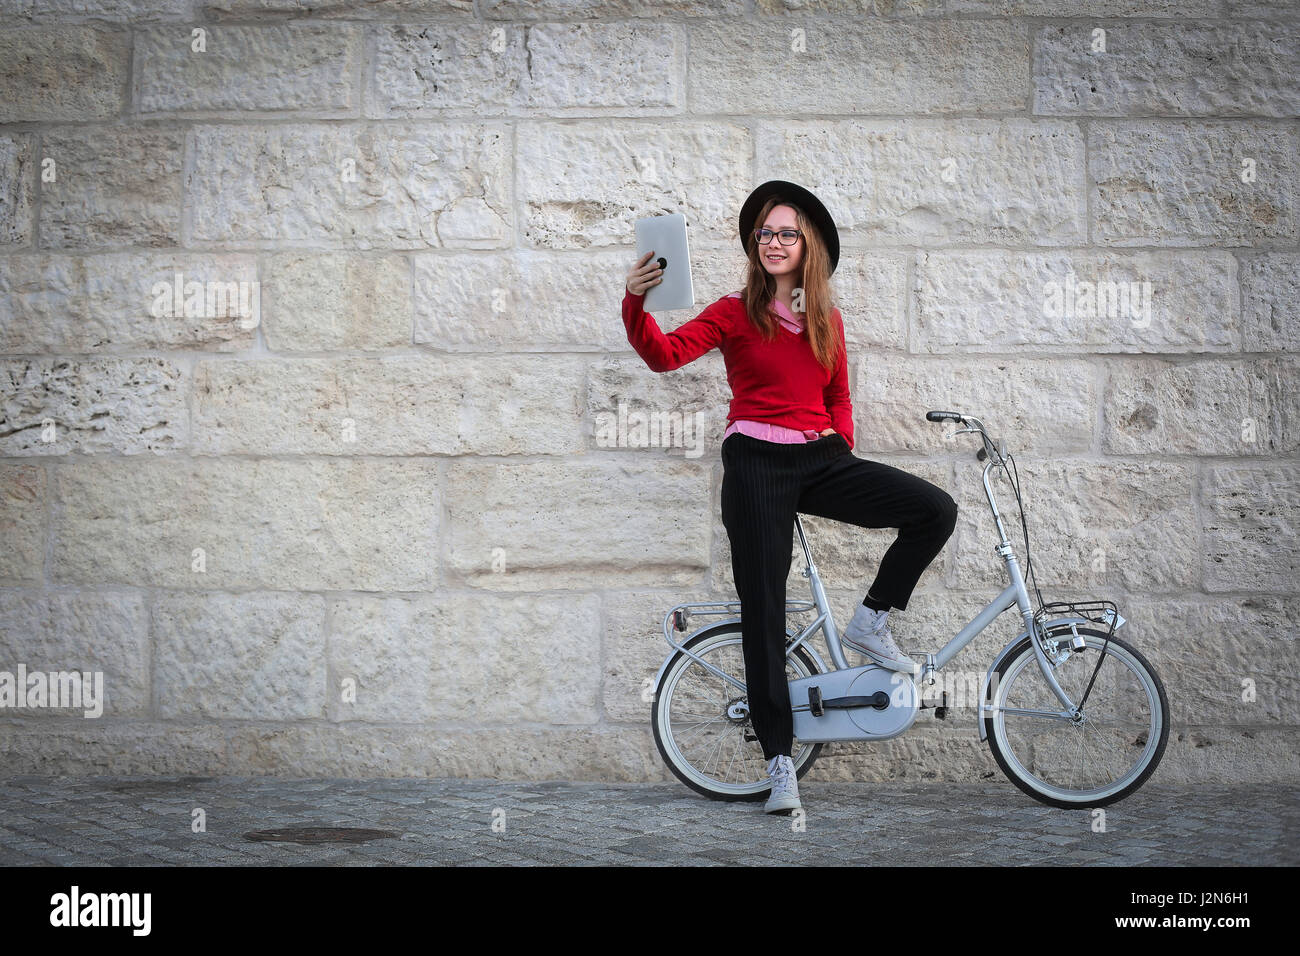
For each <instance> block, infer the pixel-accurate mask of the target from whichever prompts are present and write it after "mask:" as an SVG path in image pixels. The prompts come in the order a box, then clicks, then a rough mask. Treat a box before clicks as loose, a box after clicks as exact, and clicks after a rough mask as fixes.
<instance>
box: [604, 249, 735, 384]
mask: <svg viewBox="0 0 1300 956" xmlns="http://www.w3.org/2000/svg"><path fill="white" fill-rule="evenodd" d="M652 255H654V250H653V249H652V250H650V252H647V253H646V254H645V255H644V256H642V257H641V260H640V261H639V262H637V264H636V265H635V266H633V267H632V271H631V272H630V273H629V274H628V280H627V283H626V285H625V292H624V295H623V326H624V328H626V329H627V340H628V342H629V343H631V345H632V348H634V349H636V354H637V355H639V356H641V358H642V359H643V360H644V361H645V363H646V365H647V366H649V367H650V370H651V371H653V372H670V371H672V370H673V369H675V368H681V367H682V366H683V365H685V364H687V363H688V362H693V361H695V360H696V359H697V358H699V357H700V356H701V355H703V354H704V353H705V352H707V351H709V349H712V348H714V347H716V346H717V345H719V344H721V342H722V339H723V337H724V336H725V335H726V331H727V327H728V326H729V325H730V324H731V315H732V312H731V310H732V309H733V308H734V307H733V306H731V305H729V304H728V303H727V302H726V299H719V300H718V301H717V302H714V303H713V304H712V305H710V306H709V307H708V308H707V309H705V310H704V311H703V312H701V313H700V314H699V315H697V316H696V317H695V318H693V319H691V320H690V321H689V322H687V323H686V324H685V325H683V326H682V327H681V328H679V329H676V330H674V331H672V332H669V333H667V334H665V333H664V332H663V330H661V329H660V328H659V323H657V322H656V321H655V318H654V316H653V315H651V314H650V313H649V312H646V311H645V310H644V309H643V308H642V305H643V304H644V302H645V290H646V289H648V288H649V287H650V286H652V285H655V284H656V283H657V282H659V281H660V280H659V279H656V278H654V276H655V275H657V272H656V270H655V267H654V266H647V265H646V263H647V261H648V260H649V258H650V256H652ZM634 287H635V288H637V289H638V290H640V291H638V292H633V291H632V289H633V288H634Z"/></svg>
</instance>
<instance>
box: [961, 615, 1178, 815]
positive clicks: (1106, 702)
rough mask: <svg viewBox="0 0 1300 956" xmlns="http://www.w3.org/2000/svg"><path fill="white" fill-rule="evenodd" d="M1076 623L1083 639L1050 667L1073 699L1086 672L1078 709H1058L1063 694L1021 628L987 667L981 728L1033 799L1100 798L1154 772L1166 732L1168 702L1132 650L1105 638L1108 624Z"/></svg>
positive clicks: (1073, 802) (1080, 801)
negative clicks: (1103, 627)
mask: <svg viewBox="0 0 1300 956" xmlns="http://www.w3.org/2000/svg"><path fill="white" fill-rule="evenodd" d="M1077 630H1078V633H1079V636H1080V637H1082V638H1084V640H1085V642H1086V644H1087V647H1086V648H1085V649H1084V650H1082V651H1077V652H1074V653H1071V655H1070V656H1069V657H1068V658H1067V659H1066V660H1065V661H1063V662H1062V663H1061V664H1059V665H1058V666H1057V667H1056V669H1055V671H1054V672H1053V673H1054V675H1055V677H1056V680H1057V683H1059V684H1060V685H1061V688H1062V689H1063V690H1064V691H1065V692H1066V693H1067V694H1068V695H1069V696H1070V699H1071V700H1073V701H1074V702H1075V703H1076V704H1077V703H1078V702H1079V701H1080V700H1081V699H1082V698H1083V694H1084V691H1085V690H1086V689H1087V688H1088V684H1089V681H1092V689H1091V690H1090V691H1089V692H1088V699H1087V701H1086V702H1085V703H1084V706H1083V711H1082V713H1081V714H1080V715H1079V717H1078V718H1068V717H1061V716H1059V714H1060V712H1061V711H1062V710H1063V708H1062V706H1061V702H1060V701H1059V700H1057V698H1056V695H1055V694H1053V693H1052V691H1051V688H1049V687H1048V686H1047V682H1046V681H1045V680H1044V679H1043V675H1042V672H1041V671H1040V670H1039V667H1038V660H1037V657H1036V656H1035V654H1034V649H1033V647H1032V646H1031V645H1030V643H1029V639H1028V638H1026V639H1025V640H1024V641H1022V642H1021V643H1020V644H1019V645H1018V646H1017V647H1015V648H1013V649H1012V651H1011V653H1009V654H1008V655H1007V657H1006V659H1005V660H1004V661H1003V662H1002V664H1001V665H1000V666H999V668H998V670H997V671H996V673H995V675H994V676H995V677H996V678H997V684H996V687H995V688H994V690H993V693H992V696H991V699H990V701H989V704H990V706H991V708H992V712H991V713H989V714H988V715H987V716H986V717H985V718H984V728H985V731H986V733H987V735H988V741H989V749H990V750H992V751H993V757H994V759H995V760H997V762H998V765H999V766H1000V767H1001V768H1002V770H1003V772H1004V773H1005V774H1006V775H1007V776H1008V777H1009V778H1010V779H1011V781H1012V783H1014V784H1015V785H1016V786H1017V787H1019V788H1020V789H1021V790H1023V791H1024V792H1025V793H1027V794H1029V795H1030V796H1031V797H1033V798H1034V799H1036V800H1040V801H1042V802H1043V803H1046V804H1049V805H1051V806H1054V807H1066V808H1074V807H1104V806H1106V805H1107V804H1111V803H1114V802H1115V801H1117V800H1122V799H1123V798H1124V797H1126V796H1128V795H1129V794H1130V793H1132V792H1133V791H1134V790H1136V789H1137V788H1138V787H1140V786H1142V784H1143V783H1145V782H1146V779H1147V778H1148V777H1150V776H1151V774H1152V773H1153V772H1155V769H1156V766H1157V764H1159V763H1160V758H1161V757H1162V756H1163V755H1164V751H1165V743H1166V741H1167V740H1168V739H1169V702H1168V700H1167V699H1166V698H1165V689H1164V685H1163V684H1161V682H1160V678H1159V676H1157V674H1156V672H1155V670H1154V668H1152V667H1151V665H1150V664H1149V663H1148V662H1147V660H1146V658H1145V657H1143V656H1142V655H1141V654H1140V653H1138V651H1137V650H1135V649H1134V648H1133V647H1131V646H1130V645H1129V644H1127V643H1125V642H1124V641H1122V640H1120V639H1119V638H1117V637H1115V636H1114V635H1113V634H1112V635H1111V637H1110V640H1109V641H1107V640H1106V632H1105V631H1100V630H1096V629H1091V628H1083V627H1080V628H1077ZM1068 636H1070V637H1072V636H1073V634H1068ZM1103 644H1104V645H1105V649H1104V651H1103ZM1099 660H1100V662H1101V666H1100V667H1098V666H1097V665H1098V661H1099ZM1094 671H1096V677H1095V679H1094V677H1093V672H1094Z"/></svg>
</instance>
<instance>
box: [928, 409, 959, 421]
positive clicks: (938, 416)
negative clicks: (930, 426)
mask: <svg viewBox="0 0 1300 956" xmlns="http://www.w3.org/2000/svg"><path fill="white" fill-rule="evenodd" d="M925 419H926V421H930V422H959V421H961V415H959V414H957V413H956V412H938V411H931V412H926V413H925Z"/></svg>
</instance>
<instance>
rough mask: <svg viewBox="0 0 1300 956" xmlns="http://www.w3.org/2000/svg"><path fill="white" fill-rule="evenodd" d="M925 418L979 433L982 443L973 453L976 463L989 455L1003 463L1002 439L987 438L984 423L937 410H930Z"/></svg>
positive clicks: (1003, 449) (959, 414)
mask: <svg viewBox="0 0 1300 956" xmlns="http://www.w3.org/2000/svg"><path fill="white" fill-rule="evenodd" d="M925 418H926V421H931V422H958V423H959V424H962V425H965V426H966V428H967V429H969V430H970V431H973V432H979V435H980V438H981V440H982V441H983V447H982V448H980V450H979V451H977V452H976V453H975V458H976V459H977V460H978V461H984V459H986V458H988V457H989V456H990V455H996V456H997V460H998V461H999V462H1003V461H1004V458H1005V456H1006V443H1005V442H1003V441H1002V439H998V440H997V441H996V442H994V440H993V439H992V438H990V437H989V433H988V432H987V431H985V430H984V423H983V422H981V421H980V420H979V419H978V418H970V417H968V416H966V415H963V414H961V413H960V412H945V411H939V410H937V409H932V410H931V411H928V412H926V413H925Z"/></svg>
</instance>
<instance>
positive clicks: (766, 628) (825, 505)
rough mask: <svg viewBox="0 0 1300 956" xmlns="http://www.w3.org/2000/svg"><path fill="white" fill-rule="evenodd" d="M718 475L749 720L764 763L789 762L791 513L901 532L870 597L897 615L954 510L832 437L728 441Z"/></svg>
mask: <svg viewBox="0 0 1300 956" xmlns="http://www.w3.org/2000/svg"><path fill="white" fill-rule="evenodd" d="M722 467H723V477H722V524H723V526H724V527H725V528H726V529H727V536H728V537H729V538H730V539H731V567H732V572H733V574H734V576H735V579H736V593H737V595H738V597H739V598H740V606H741V607H740V621H741V632H742V635H743V650H744V658H745V684H746V686H747V687H748V689H749V714H750V720H751V721H752V723H753V726H754V733H755V734H756V735H757V737H758V740H759V743H760V744H762V747H763V756H764V758H765V759H767V760H770V759H772V758H773V757H775V756H776V755H778V754H789V753H790V749H791V747H792V746H793V741H794V717H793V714H792V713H791V710H790V687H789V685H788V684H787V683H786V681H787V677H786V672H785V628H786V620H785V601H786V594H785V582H786V577H787V576H788V575H789V573H790V557H791V552H792V550H793V548H794V516H795V514H796V513H800V514H809V515H819V516H821V517H825V518H832V519H834V520H836V521H844V522H847V523H848V524H853V525H857V526H858V527H861V528H897V529H899V534H898V537H897V539H895V541H894V543H893V544H892V545H890V547H889V550H887V551H886V552H885V556H884V558H883V559H881V562H880V569H879V571H878V572H877V574H876V579H875V581H874V582H873V583H872V585H871V587H870V588H869V589H868V590H869V593H870V594H871V596H872V597H873V598H875V599H877V600H880V601H888V602H889V604H890V606H891V607H896V608H899V609H900V610H901V609H904V608H906V607H907V602H908V599H909V598H910V597H911V596H912V590H913V588H915V587H916V582H917V581H918V580H919V579H920V577H921V573H922V572H923V571H924V570H925V569H926V567H927V566H928V565H929V564H930V562H931V561H933V560H934V558H935V556H936V555H938V553H939V552H940V551H941V550H942V549H943V546H944V544H945V543H946V542H947V540H948V538H949V537H950V536H951V535H952V531H953V527H954V526H955V525H956V522H957V504H956V502H954V501H953V499H952V496H951V495H949V494H948V492H946V491H944V490H943V489H942V488H940V487H939V486H937V485H935V484H932V483H931V482H928V481H926V480H925V479H923V478H918V477H917V476H915V475H910V474H908V473H907V472H905V471H903V470H901V469H899V468H894V467H892V466H890V465H886V464H882V463H881V462H877V461H868V460H867V459H865V458H858V457H857V456H856V455H854V454H853V452H852V450H851V449H850V448H849V445H848V442H846V441H845V440H844V438H843V437H842V436H841V435H839V434H831V435H827V436H825V437H823V438H818V439H816V440H815V441H811V442H796V443H792V444H783V443H780V442H769V441H764V440H763V439H761V438H753V437H751V436H749V435H746V434H743V433H741V432H733V433H732V434H730V435H728V436H727V437H726V438H725V439H724V440H723V442H722ZM845 623H847V622H845ZM842 626H843V625H842Z"/></svg>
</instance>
